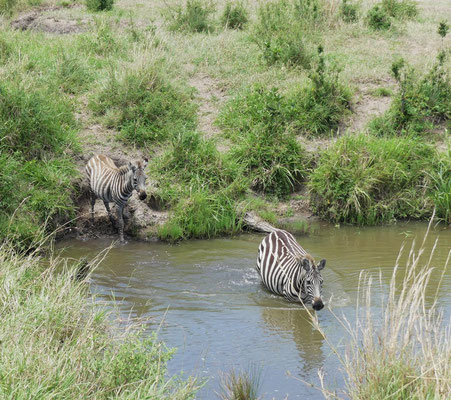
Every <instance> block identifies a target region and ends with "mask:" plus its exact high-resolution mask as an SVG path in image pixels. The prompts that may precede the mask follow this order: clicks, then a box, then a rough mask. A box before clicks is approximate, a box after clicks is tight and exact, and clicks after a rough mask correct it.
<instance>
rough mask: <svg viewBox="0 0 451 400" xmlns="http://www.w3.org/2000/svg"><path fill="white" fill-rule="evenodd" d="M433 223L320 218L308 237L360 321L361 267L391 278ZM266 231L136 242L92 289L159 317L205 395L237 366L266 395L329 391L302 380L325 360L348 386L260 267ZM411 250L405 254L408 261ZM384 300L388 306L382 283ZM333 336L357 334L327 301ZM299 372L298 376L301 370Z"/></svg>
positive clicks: (442, 233)
mask: <svg viewBox="0 0 451 400" xmlns="http://www.w3.org/2000/svg"><path fill="white" fill-rule="evenodd" d="M426 228H427V225H426V224H423V223H403V224H398V225H395V226H389V227H367V228H356V227H340V228H336V227H333V226H330V225H319V226H318V227H317V229H316V231H315V233H314V234H312V235H310V236H304V237H299V238H298V241H299V243H300V244H301V245H302V246H303V247H304V248H305V249H306V250H307V251H309V252H310V253H311V254H312V255H313V256H314V257H315V258H316V259H317V260H319V259H321V258H325V259H326V260H327V264H326V268H325V269H324V271H323V277H324V289H323V294H324V298H325V299H326V302H329V304H328V305H330V306H331V307H332V308H333V310H334V312H335V313H337V314H338V315H342V314H344V315H346V316H347V317H348V318H349V319H350V320H352V319H353V315H354V314H355V303H356V298H357V288H358V283H359V275H360V273H361V271H370V272H374V273H378V272H379V271H381V277H382V286H383V287H385V286H388V284H389V281H390V277H391V274H392V271H393V266H394V264H395V261H396V258H397V256H398V253H399V249H400V247H401V246H402V245H403V243H404V244H405V246H406V247H407V248H409V249H410V245H411V243H412V240H414V239H415V238H416V240H417V242H421V241H422V240H423V236H424V233H425V231H426ZM263 237H264V235H257V234H255V235H254V234H253V235H241V236H238V237H233V238H222V239H213V240H195V241H188V242H183V243H180V244H177V245H168V244H162V243H138V242H130V243H128V244H125V245H117V246H116V247H114V248H113V249H112V250H111V251H110V252H109V254H108V256H107V257H106V259H105V260H104V261H103V262H102V263H101V265H100V266H99V267H98V268H97V269H96V270H95V272H94V273H93V275H92V291H93V292H94V293H96V294H97V295H98V299H100V300H101V301H102V302H105V303H106V304H111V302H112V301H113V300H115V301H116V303H117V305H118V308H119V311H120V313H121V314H122V315H123V317H124V318H127V317H128V316H132V317H149V318H150V322H149V324H148V330H149V332H150V331H151V330H154V329H159V337H160V339H162V340H164V341H165V342H166V343H167V345H168V346H169V347H177V348H178V351H177V353H176V355H175V356H174V358H173V359H172V361H171V362H170V364H169V372H170V373H180V372H181V371H183V372H184V373H186V374H194V375H198V376H200V377H204V378H208V379H209V381H208V383H207V385H206V386H205V387H204V388H203V389H201V391H200V392H199V394H198V397H197V398H198V399H202V400H210V399H215V398H217V396H216V394H215V392H216V391H218V390H219V389H218V385H219V383H218V381H219V379H218V377H219V376H220V374H221V372H224V371H225V372H227V371H229V370H230V369H231V368H236V369H240V368H248V367H250V366H251V367H257V368H258V369H260V370H261V381H262V386H261V393H262V394H263V398H264V399H273V398H275V399H285V398H288V399H322V398H323V397H322V395H321V394H320V393H319V392H318V391H317V390H316V389H315V388H312V387H310V386H307V385H306V384H304V383H302V382H301V381H307V382H311V383H312V384H314V385H319V379H318V375H317V371H318V369H320V368H321V369H322V370H323V371H324V372H325V374H326V382H327V383H328V384H329V385H330V386H331V387H338V388H342V387H343V380H342V377H341V372H340V365H339V362H338V360H337V357H336V356H335V355H334V353H333V352H332V351H331V350H330V348H329V347H328V345H327V343H325V341H324V340H323V338H322V336H321V335H320V333H319V332H318V331H316V330H315V329H314V328H313V327H312V326H311V325H310V324H309V322H308V318H307V315H306V312H305V310H302V309H301V307H300V306H298V305H296V304H292V303H288V302H286V301H285V300H284V299H283V298H280V297H277V296H274V295H272V294H271V293H269V292H268V291H267V290H265V288H264V287H263V286H262V285H261V283H260V278H259V276H258V274H257V272H256V271H255V263H256V256H257V248H258V245H259V243H260V241H261V240H262V238H263ZM437 238H438V242H437V247H436V250H435V255H434V257H433V259H432V264H433V265H434V266H436V267H437V272H436V273H435V274H433V276H432V282H431V283H432V285H431V290H430V293H428V294H429V295H430V297H431V298H432V296H433V294H434V293H435V286H436V284H437V282H438V280H439V278H440V273H439V271H438V270H439V269H440V267H443V265H444V263H445V261H446V258H447V256H448V252H449V251H450V247H451V230H450V229H447V228H445V227H443V226H436V227H435V229H433V230H432V231H431V233H430V235H429V237H428V239H427V241H426V250H427V251H426V253H427V255H425V257H424V258H425V260H426V259H427V257H428V256H429V252H430V250H431V248H432V246H433V244H434V242H435V240H436V239H437ZM110 243H111V240H106V239H105V240H92V241H85V242H83V241H78V240H71V241H65V242H61V243H60V244H59V247H64V248H65V250H64V254H65V255H67V256H70V257H74V258H79V257H81V256H94V255H95V254H97V253H98V252H99V251H101V250H103V249H104V248H105V247H107V246H109V245H110ZM405 258H406V257H403V258H401V265H404V262H405ZM374 297H375V299H374V307H375V309H377V308H378V307H379V306H380V301H379V298H378V290H375V291H374ZM439 305H440V307H443V309H444V310H445V323H449V316H450V314H451V271H450V270H448V271H447V272H446V274H445V277H444V281H443V286H442V289H441V292H440V304H439ZM318 316H319V321H320V324H321V325H322V327H323V329H324V330H325V331H326V333H327V334H328V336H329V338H330V339H331V340H332V342H333V343H334V344H335V345H338V347H339V348H340V349H342V348H343V346H344V345H345V344H346V343H347V341H348V339H347V335H346V333H345V332H344V331H343V329H342V327H341V326H340V324H339V323H338V322H337V321H336V319H335V317H334V316H333V315H332V314H331V313H330V311H329V310H328V309H327V307H326V308H325V309H323V310H321V311H320V312H318ZM296 378H298V379H296Z"/></svg>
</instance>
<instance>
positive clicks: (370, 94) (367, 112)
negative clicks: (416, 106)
mask: <svg viewBox="0 0 451 400" xmlns="http://www.w3.org/2000/svg"><path fill="white" fill-rule="evenodd" d="M392 86H393V81H392V80H390V79H387V80H385V81H382V82H378V83H364V84H362V85H360V87H359V88H358V91H357V93H356V98H357V99H358V100H357V102H356V103H355V104H354V107H353V114H352V116H351V118H350V120H349V121H348V122H347V123H346V124H345V126H346V127H347V128H348V129H349V130H350V131H351V132H360V131H363V130H365V127H366V126H367V124H368V123H369V122H370V121H371V120H372V119H373V118H375V117H378V116H380V115H382V114H384V113H385V111H387V110H388V109H389V107H390V103H391V97H390V96H375V95H374V90H376V89H377V88H380V87H384V88H387V87H392Z"/></svg>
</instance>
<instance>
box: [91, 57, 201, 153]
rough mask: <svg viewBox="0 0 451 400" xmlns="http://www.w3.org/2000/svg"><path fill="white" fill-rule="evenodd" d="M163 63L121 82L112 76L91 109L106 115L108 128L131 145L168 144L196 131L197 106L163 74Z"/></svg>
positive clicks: (128, 73)
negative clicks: (176, 135)
mask: <svg viewBox="0 0 451 400" xmlns="http://www.w3.org/2000/svg"><path fill="white" fill-rule="evenodd" d="M160 68H163V65H162V64H161V62H156V63H154V64H153V65H150V66H146V67H143V68H140V69H138V70H137V71H130V70H127V71H125V72H124V74H123V75H122V76H121V77H120V78H119V79H118V78H117V77H116V75H115V74H114V73H111V75H110V77H109V79H108V82H107V84H106V86H105V87H104V88H103V89H102V90H101V91H100V93H98V94H97V96H96V97H95V98H94V99H93V101H91V103H90V106H91V108H92V109H93V110H94V111H95V112H96V113H97V114H99V115H105V117H106V124H107V126H108V127H111V128H116V129H118V130H119V131H120V138H121V139H122V140H123V141H125V142H128V143H133V144H138V145H141V146H142V145H145V144H146V143H150V142H153V141H156V140H166V139H167V138H169V137H170V136H171V135H172V134H173V133H174V132H178V131H180V130H184V129H193V128H194V127H195V123H196V114H195V106H194V104H193V103H192V102H191V100H190V98H189V96H188V95H187V94H185V93H183V92H182V91H181V90H180V89H178V88H175V87H174V86H173V85H172V84H171V83H169V81H168V80H167V79H166V78H165V77H164V76H163V75H162V74H161V73H160V72H159V69H160Z"/></svg>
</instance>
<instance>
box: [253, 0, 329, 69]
mask: <svg viewBox="0 0 451 400" xmlns="http://www.w3.org/2000/svg"><path fill="white" fill-rule="evenodd" d="M323 19H324V14H323V12H322V2H321V1H319V0H311V1H304V0H277V1H270V2H262V3H261V4H260V6H259V8H258V10H257V21H256V23H255V24H254V26H253V31H252V38H253V41H254V42H255V43H256V44H257V45H258V47H259V48H260V50H261V52H262V55H263V58H264V60H265V61H266V62H267V63H268V64H276V63H282V64H286V65H291V66H298V67H302V68H309V67H310V65H311V62H312V58H313V56H314V53H313V51H312V49H311V44H310V42H311V41H312V40H315V37H316V39H317V37H318V30H317V28H318V27H319V26H320V25H321V23H322V22H323Z"/></svg>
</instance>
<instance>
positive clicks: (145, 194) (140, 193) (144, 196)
mask: <svg viewBox="0 0 451 400" xmlns="http://www.w3.org/2000/svg"><path fill="white" fill-rule="evenodd" d="M146 197H147V193H146V192H145V191H144V190H140V191H139V200H144V199H145V198H146Z"/></svg>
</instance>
